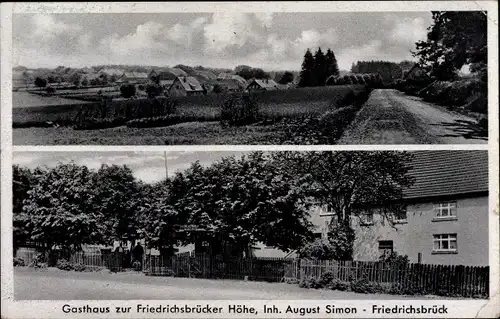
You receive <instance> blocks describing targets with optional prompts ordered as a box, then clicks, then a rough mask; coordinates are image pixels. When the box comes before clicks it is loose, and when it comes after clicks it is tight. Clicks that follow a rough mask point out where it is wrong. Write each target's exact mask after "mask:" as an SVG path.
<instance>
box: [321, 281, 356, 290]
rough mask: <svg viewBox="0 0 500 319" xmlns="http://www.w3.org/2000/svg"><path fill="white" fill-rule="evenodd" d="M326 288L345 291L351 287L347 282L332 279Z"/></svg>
mask: <svg viewBox="0 0 500 319" xmlns="http://www.w3.org/2000/svg"><path fill="white" fill-rule="evenodd" d="M326 288H328V289H330V290H339V291H347V290H349V289H350V288H351V286H350V284H349V283H348V282H345V281H341V280H339V279H334V280H332V281H331V282H330V283H329V284H328V285H327V286H326Z"/></svg>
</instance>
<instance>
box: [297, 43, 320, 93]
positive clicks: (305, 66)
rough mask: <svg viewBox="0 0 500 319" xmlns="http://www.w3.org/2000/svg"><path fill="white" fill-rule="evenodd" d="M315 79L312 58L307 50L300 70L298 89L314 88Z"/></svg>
mask: <svg viewBox="0 0 500 319" xmlns="http://www.w3.org/2000/svg"><path fill="white" fill-rule="evenodd" d="M315 85H316V77H315V76H314V56H313V55H312V53H311V50H309V49H307V51H306V53H305V54H304V60H303V62H302V69H301V70H300V81H299V87H307V86H315Z"/></svg>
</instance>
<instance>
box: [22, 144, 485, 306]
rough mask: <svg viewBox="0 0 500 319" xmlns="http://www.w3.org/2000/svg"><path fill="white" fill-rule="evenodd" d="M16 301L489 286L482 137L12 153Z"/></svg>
mask: <svg viewBox="0 0 500 319" xmlns="http://www.w3.org/2000/svg"><path fill="white" fill-rule="evenodd" d="M13 205H14V206H13V209H14V211H13V236H14V237H13V238H14V241H13V244H14V256H15V257H14V297H15V300H25V299H34V300H67V299H72V300H79V299H101V300H102V299H109V300H119V299H158V296H168V298H169V299H171V300H175V299H237V300H245V299H269V300H274V299H292V300H297V299H332V300H335V299H357V300H358V299H359V300H365V299H387V300H391V299H411V298H423V299H450V298H451V299H452V298H459V299H466V298H471V299H477V298H488V296H489V295H488V294H489V259H488V258H489V254H488V247H489V244H488V234H489V232H488V215H489V210H488V154H487V152H486V151H414V152H404V151H343V152H164V153H161V152H160V153H144V152H129V153H123V152H99V153H87V152H74V153H68V152H48V153H47V152H46V153H32V152H16V153H14V156H13Z"/></svg>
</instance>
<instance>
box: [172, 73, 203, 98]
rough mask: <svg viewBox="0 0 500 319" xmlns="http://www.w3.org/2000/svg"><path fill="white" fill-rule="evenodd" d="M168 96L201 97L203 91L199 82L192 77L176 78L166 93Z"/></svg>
mask: <svg viewBox="0 0 500 319" xmlns="http://www.w3.org/2000/svg"><path fill="white" fill-rule="evenodd" d="M168 93H169V96H174V97H175V96H192V95H203V94H205V90H204V89H203V87H202V86H201V84H200V82H199V81H198V80H197V79H196V78H194V77H192V76H186V77H183V76H179V77H177V78H176V79H175V80H174V82H173V83H172V85H171V86H170V89H169V91H168Z"/></svg>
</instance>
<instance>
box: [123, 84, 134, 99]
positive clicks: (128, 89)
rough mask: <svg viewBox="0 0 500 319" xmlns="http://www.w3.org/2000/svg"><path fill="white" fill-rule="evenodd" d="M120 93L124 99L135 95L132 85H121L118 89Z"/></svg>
mask: <svg viewBox="0 0 500 319" xmlns="http://www.w3.org/2000/svg"><path fill="white" fill-rule="evenodd" d="M120 93H121V95H122V96H123V97H124V98H126V99H128V98H131V97H132V96H134V95H135V93H136V89H135V85H133V84H124V85H122V86H121V87H120Z"/></svg>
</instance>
